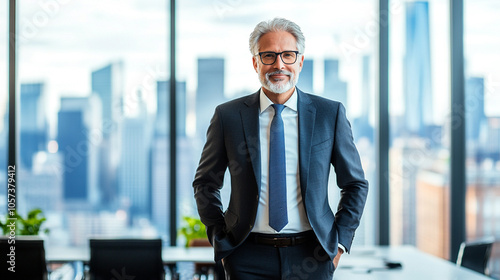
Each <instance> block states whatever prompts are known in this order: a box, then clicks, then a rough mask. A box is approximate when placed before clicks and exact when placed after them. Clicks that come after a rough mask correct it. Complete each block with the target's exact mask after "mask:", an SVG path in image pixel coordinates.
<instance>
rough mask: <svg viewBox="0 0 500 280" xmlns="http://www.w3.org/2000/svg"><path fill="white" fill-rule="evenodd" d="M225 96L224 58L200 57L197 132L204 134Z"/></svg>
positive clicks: (197, 90)
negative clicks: (216, 108)
mask: <svg viewBox="0 0 500 280" xmlns="http://www.w3.org/2000/svg"><path fill="white" fill-rule="evenodd" d="M225 100H226V98H225V97H224V59H223V58H198V86H197V88H196V134H197V135H200V136H204V135H205V133H206V131H207V128H208V125H209V122H210V119H211V118H212V115H213V113H214V111H215V107H217V105H219V104H220V103H223V102H224V101H225Z"/></svg>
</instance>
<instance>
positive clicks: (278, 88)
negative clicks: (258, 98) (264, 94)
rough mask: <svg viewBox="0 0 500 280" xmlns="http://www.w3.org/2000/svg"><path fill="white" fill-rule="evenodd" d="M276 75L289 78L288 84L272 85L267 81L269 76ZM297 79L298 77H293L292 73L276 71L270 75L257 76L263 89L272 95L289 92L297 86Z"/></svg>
mask: <svg viewBox="0 0 500 280" xmlns="http://www.w3.org/2000/svg"><path fill="white" fill-rule="evenodd" d="M277 74H285V75H287V76H288V77H289V79H288V82H286V83H281V82H278V83H273V82H271V80H270V79H269V77H270V76H271V75H277ZM298 78H299V75H297V76H295V75H294V74H293V73H292V72H290V71H286V70H278V71H274V72H270V73H266V74H265V75H259V80H260V83H261V85H262V87H263V88H265V89H267V90H269V91H270V92H272V93H275V94H282V93H285V92H287V91H289V90H290V89H291V88H293V87H294V86H295V85H296V84H297V80H298Z"/></svg>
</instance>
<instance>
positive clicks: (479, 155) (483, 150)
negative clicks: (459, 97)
mask: <svg viewBox="0 0 500 280" xmlns="http://www.w3.org/2000/svg"><path fill="white" fill-rule="evenodd" d="M464 11H465V14H464V41H465V42H464V44H465V46H464V47H465V62H466V63H465V77H466V84H465V94H466V97H465V105H466V108H465V122H466V137H467V138H466V145H467V161H466V167H467V195H466V215H467V216H466V228H467V239H469V240H475V239H479V238H483V237H489V236H492V237H495V238H496V239H497V240H498V239H500V110H499V106H498V104H500V95H499V91H500V89H499V85H500V83H499V80H500V70H499V69H498V65H499V64H500V54H499V53H498V49H499V48H500V38H498V25H499V24H500V20H499V19H498V16H496V15H497V14H498V13H499V12H500V5H499V3H498V2H497V1H465V9H464ZM490 269H491V271H492V273H493V274H495V275H496V276H497V277H499V276H500V247H499V246H498V244H495V246H494V249H493V254H492V262H491V263H490Z"/></svg>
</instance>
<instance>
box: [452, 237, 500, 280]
mask: <svg viewBox="0 0 500 280" xmlns="http://www.w3.org/2000/svg"><path fill="white" fill-rule="evenodd" d="M494 242H495V239H494V238H491V237H488V238H484V239H479V240H475V241H472V242H462V244H460V250H459V251H458V257H457V265H458V266H463V267H466V268H468V269H471V270H474V271H477V272H479V273H481V274H484V275H486V276H488V275H489V273H488V269H487V268H488V261H489V259H490V256H491V248H492V247H493V243H494Z"/></svg>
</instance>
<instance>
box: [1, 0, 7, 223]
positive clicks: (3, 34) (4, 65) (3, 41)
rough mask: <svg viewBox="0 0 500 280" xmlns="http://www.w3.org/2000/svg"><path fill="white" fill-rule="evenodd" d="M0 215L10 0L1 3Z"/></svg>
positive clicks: (4, 168)
mask: <svg viewBox="0 0 500 280" xmlns="http://www.w3.org/2000/svg"><path fill="white" fill-rule="evenodd" d="M0 18H1V19H2V20H1V21H0V92H5V94H0V155H1V158H0V170H1V171H0V216H1V217H2V221H3V216H4V214H5V213H6V212H7V154H8V152H7V151H8V149H7V135H8V130H9V119H8V113H9V112H8V102H9V94H8V92H9V86H8V77H9V75H8V74H7V70H8V69H9V67H8V55H9V54H8V46H9V44H8V40H9V37H8V36H7V34H8V33H9V26H8V23H9V9H8V1H5V2H4V3H2V4H0Z"/></svg>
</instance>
